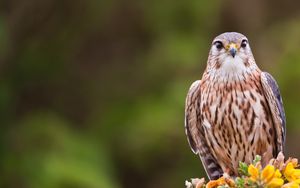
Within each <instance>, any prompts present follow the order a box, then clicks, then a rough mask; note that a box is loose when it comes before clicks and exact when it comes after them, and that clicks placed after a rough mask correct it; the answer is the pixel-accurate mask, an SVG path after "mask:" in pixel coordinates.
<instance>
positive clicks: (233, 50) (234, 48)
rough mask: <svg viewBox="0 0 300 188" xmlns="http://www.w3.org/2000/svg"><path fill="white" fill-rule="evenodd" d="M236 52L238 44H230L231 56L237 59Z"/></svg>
mask: <svg viewBox="0 0 300 188" xmlns="http://www.w3.org/2000/svg"><path fill="white" fill-rule="evenodd" d="M236 52H237V47H236V44H230V45H229V53H230V54H231V56H232V57H233V58H234V57H235V54H236Z"/></svg>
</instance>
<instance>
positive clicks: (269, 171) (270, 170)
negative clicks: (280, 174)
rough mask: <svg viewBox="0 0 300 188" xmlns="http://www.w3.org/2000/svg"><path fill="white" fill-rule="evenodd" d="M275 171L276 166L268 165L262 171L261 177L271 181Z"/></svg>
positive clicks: (265, 180)
mask: <svg viewBox="0 0 300 188" xmlns="http://www.w3.org/2000/svg"><path fill="white" fill-rule="evenodd" d="M274 173H275V168H274V166H272V165H267V166H266V167H265V168H264V169H263V171H262V172H261V178H262V180H263V181H264V182H266V183H267V182H269V181H270V180H271V179H272V178H273V176H274Z"/></svg>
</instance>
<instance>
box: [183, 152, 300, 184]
mask: <svg viewBox="0 0 300 188" xmlns="http://www.w3.org/2000/svg"><path fill="white" fill-rule="evenodd" d="M297 167H299V165H298V160H297V159H296V158H289V159H288V160H286V161H284V156H283V154H282V153H279V154H278V157H277V158H276V159H271V160H270V161H269V163H268V164H267V165H266V166H265V167H262V164H261V157H260V156H256V158H255V159H254V160H253V163H252V164H250V165H247V164H246V163H243V162H240V166H239V169H238V170H239V176H238V177H235V178H234V177H230V176H229V175H228V174H226V173H224V175H223V176H222V177H220V178H219V179H217V180H211V181H209V182H208V183H207V184H205V182H204V181H198V182H193V183H191V184H189V183H188V182H187V183H186V185H187V187H193V184H194V186H195V187H196V188H200V187H206V188H222V187H228V188H229V187H232V188H250V187H251V188H260V187H261V188H263V187H267V188H280V187H282V188H290V187H299V185H300V169H297Z"/></svg>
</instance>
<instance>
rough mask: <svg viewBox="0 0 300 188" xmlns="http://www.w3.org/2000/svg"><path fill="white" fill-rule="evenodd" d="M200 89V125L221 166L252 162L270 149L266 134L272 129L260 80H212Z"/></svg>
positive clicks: (269, 139)
mask: <svg viewBox="0 0 300 188" xmlns="http://www.w3.org/2000/svg"><path fill="white" fill-rule="evenodd" d="M202 91H203V92H202V93H201V94H202V95H201V104H200V111H201V117H200V118H201V122H202V126H203V127H204V130H205V136H206V139H207V141H208V144H209V145H210V146H211V148H213V151H212V152H213V153H214V155H215V156H216V158H220V159H219V160H220V161H223V163H224V164H223V167H224V166H226V164H232V166H234V167H235V168H236V167H237V165H238V161H246V162H251V161H252V160H253V158H254V156H255V155H256V154H260V155H263V154H264V152H266V151H268V150H270V149H271V150H272V148H271V147H268V143H269V145H272V143H271V142H272V140H271V138H269V137H267V136H265V135H268V134H269V131H273V128H272V120H271V118H270V112H269V108H268V105H267V101H266V99H265V97H264V95H263V92H262V86H261V84H260V82H257V83H255V82H246V81H245V82H242V83H239V82H233V83H213V82H212V83H209V84H207V85H205V86H204V87H203V90H202ZM269 152H271V153H272V151H269ZM221 166H222V164H221ZM224 168H225V167H224Z"/></svg>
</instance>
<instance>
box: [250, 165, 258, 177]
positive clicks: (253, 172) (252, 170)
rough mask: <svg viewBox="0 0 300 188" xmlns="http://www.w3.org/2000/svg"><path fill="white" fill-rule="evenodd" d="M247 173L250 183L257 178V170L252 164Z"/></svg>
mask: <svg viewBox="0 0 300 188" xmlns="http://www.w3.org/2000/svg"><path fill="white" fill-rule="evenodd" d="M248 173H249V174H250V179H251V180H252V181H256V180H257V179H258V178H259V170H258V168H256V167H255V166H254V165H253V164H251V165H249V167H248Z"/></svg>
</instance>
